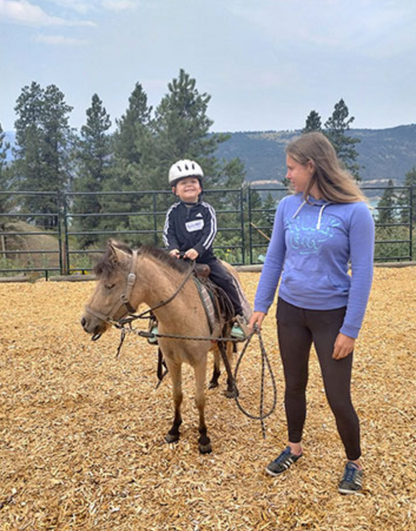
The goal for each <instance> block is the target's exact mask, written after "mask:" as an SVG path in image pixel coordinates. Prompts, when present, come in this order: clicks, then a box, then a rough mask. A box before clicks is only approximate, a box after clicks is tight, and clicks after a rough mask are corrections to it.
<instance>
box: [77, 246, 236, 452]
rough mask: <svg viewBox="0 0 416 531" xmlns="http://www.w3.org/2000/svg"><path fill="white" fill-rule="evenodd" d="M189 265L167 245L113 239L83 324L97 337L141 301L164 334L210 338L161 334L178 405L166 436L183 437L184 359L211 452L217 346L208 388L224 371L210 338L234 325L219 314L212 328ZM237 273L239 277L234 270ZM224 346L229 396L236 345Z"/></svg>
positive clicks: (203, 440) (202, 445)
mask: <svg viewBox="0 0 416 531" xmlns="http://www.w3.org/2000/svg"><path fill="white" fill-rule="evenodd" d="M190 267H191V266H190V264H189V262H186V261H184V260H178V259H177V258H174V257H172V256H170V255H169V253H167V252H166V251H164V250H161V249H158V248H155V247H151V246H141V247H139V249H138V250H135V251H132V250H131V249H130V248H129V247H127V246H126V245H124V244H122V243H119V242H116V241H114V240H109V241H108V242H107V247H106V250H105V253H104V255H103V256H102V257H101V259H100V260H99V262H98V263H97V264H96V266H95V267H94V273H95V274H96V276H97V278H98V282H97V285H96V287H95V290H94V292H93V294H92V296H91V298H90V300H89V302H88V304H87V305H86V307H85V312H84V314H83V316H82V318H81V325H82V327H83V328H84V330H85V331H86V332H87V333H89V334H91V335H92V339H94V340H96V339H98V338H99V337H100V336H101V335H102V334H103V333H104V332H105V331H106V330H108V328H109V327H110V326H111V324H112V323H115V322H117V321H119V320H120V319H122V318H123V317H125V316H126V315H127V314H132V313H134V312H135V311H136V310H137V308H138V307H139V305H140V304H142V303H145V304H147V305H148V306H149V307H150V308H154V309H153V313H154V315H155V316H156V318H157V321H158V330H159V333H160V334H161V336H163V335H172V334H174V335H176V336H178V335H179V336H185V337H188V338H189V337H193V338H195V337H204V338H205V337H206V338H207V339H206V340H203V341H201V340H196V339H172V338H166V337H159V338H158V342H159V346H160V348H161V351H162V352H163V358H164V360H165V363H166V365H167V368H168V372H169V375H170V377H171V380H172V396H173V406H174V418H173V423H172V426H171V428H170V430H169V431H168V433H167V435H166V437H165V440H166V442H168V443H173V442H176V441H178V440H179V436H180V432H179V428H180V425H181V424H182V417H181V403H182V400H183V394H182V378H181V367H182V364H183V363H188V364H189V365H191V366H192V367H193V369H194V374H195V386H196V394H195V404H196V407H197V409H198V413H199V426H198V431H199V438H198V448H199V451H200V453H202V454H205V453H209V452H211V451H212V446H211V441H210V438H209V437H208V434H207V427H206V423H205V402H206V398H205V380H206V368H207V355H208V352H209V351H210V350H214V373H213V377H212V380H211V382H210V388H211V387H216V386H217V385H218V377H219V375H220V370H219V357H220V356H219V350H218V347H219V346H218V342H217V343H215V342H213V341H211V339H210V337H213V338H218V337H222V334H223V332H224V330H227V327H228V331H229V330H230V328H231V324H229V323H228V324H227V322H225V321H224V318H222V317H221V316H220V317H219V318H217V319H216V322H215V324H214V327H213V329H212V331H211V330H210V326H209V323H208V319H207V316H206V313H205V308H204V306H203V303H202V301H201V298H200V295H199V293H198V288H197V286H196V283H195V282H194V281H193V280H192V278H191V277H192V275H191V274H190ZM228 267H229V268H230V270H231V269H232V268H231V266H228ZM233 274H234V276H235V277H236V278H237V275H236V272H235V271H234V272H233ZM225 350H226V358H225V359H224V362H225V363H226V362H227V361H228V364H229V366H228V371H227V372H228V380H227V393H226V395H227V396H228V397H232V396H235V395H234V393H235V392H236V389H235V388H234V383H233V381H232V377H231V371H230V365H231V360H232V352H233V345H232V344H231V343H230V342H228V343H226V349H225Z"/></svg>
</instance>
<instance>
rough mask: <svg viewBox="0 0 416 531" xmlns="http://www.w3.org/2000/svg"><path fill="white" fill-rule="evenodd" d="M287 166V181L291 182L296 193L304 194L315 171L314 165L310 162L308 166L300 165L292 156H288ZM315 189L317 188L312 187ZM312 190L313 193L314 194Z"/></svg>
mask: <svg viewBox="0 0 416 531" xmlns="http://www.w3.org/2000/svg"><path fill="white" fill-rule="evenodd" d="M286 166H287V173H286V179H288V180H289V181H290V184H291V185H292V187H293V189H294V190H295V192H296V193H298V192H304V191H305V189H306V186H307V185H308V184H309V181H310V180H311V178H312V175H313V174H314V171H315V170H314V166H313V163H312V162H311V161H308V163H307V164H306V165H303V164H299V162H296V161H295V160H294V159H292V157H291V156H290V155H287V157H286ZM313 188H315V185H314V186H313V187H312V189H313ZM312 189H311V193H313V192H312ZM313 195H314V194H313Z"/></svg>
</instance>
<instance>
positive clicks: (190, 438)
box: [0, 267, 416, 531]
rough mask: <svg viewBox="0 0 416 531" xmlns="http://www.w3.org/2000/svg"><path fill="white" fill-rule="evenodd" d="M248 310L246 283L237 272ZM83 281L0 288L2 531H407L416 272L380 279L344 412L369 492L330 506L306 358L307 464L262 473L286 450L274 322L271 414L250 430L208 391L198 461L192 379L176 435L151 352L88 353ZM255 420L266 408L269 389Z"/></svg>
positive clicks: (113, 345) (319, 419)
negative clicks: (354, 427) (358, 444)
mask: <svg viewBox="0 0 416 531" xmlns="http://www.w3.org/2000/svg"><path fill="white" fill-rule="evenodd" d="M241 276H242V282H243V286H244V288H245V291H246V293H247V296H248V298H249V300H250V301H252V300H253V297H254V292H255V288H256V285H257V281H258V277H259V275H258V273H244V274H242V275H241ZM93 286H94V285H93V283H92V282H83V283H58V282H44V281H43V282H42V281H38V282H36V283H33V284H29V283H25V284H0V308H1V314H0V345H1V350H0V352H1V357H0V529H1V530H2V531H6V530H13V531H14V530H22V531H23V530H36V531H37V530H98V531H104V530H117V531H124V530H142V529H143V530H178V531H179V530H180V531H182V530H183V531H185V530H186V531H188V530H189V531H208V530H252V529H256V530H263V529H269V530H279V531H280V530H282V531H284V530H305V529H306V530H319V531H344V530H345V531H347V530H348V531H353V530H357V531H358V530H362V531H378V530H383V531H384V530H389V531H391V530H397V531H399V530H402V529H406V530H415V529H416V523H415V522H416V487H415V480H416V460H415V458H414V455H415V450H416V435H415V423H416V378H415V374H416V319H415V305H416V268H414V267H408V268H402V269H393V268H389V269H387V268H386V269H383V268H377V269H376V271H375V281H374V287H373V291H372V294H371V299H370V303H369V308H368V312H367V316H366V320H365V324H364V327H363V330H362V333H361V336H360V339H359V342H358V344H357V349H356V353H355V361H354V372H353V397H354V403H355V406H356V409H357V412H358V414H359V416H360V420H361V430H362V446H363V452H364V460H363V461H364V466H365V484H364V490H363V492H362V493H361V494H359V495H357V496H345V497H343V496H341V495H339V494H338V493H337V488H336V487H337V482H338V480H339V478H340V475H341V474H342V468H343V464H344V456H343V450H342V447H341V443H340V440H339V438H338V435H337V432H336V428H335V423H334V420H333V417H332V414H331V412H330V410H329V407H328V405H327V403H326V399H325V396H324V392H323V387H322V381H321V377H320V373H319V369H318V365H317V361H316V357H315V355H313V356H312V358H311V365H310V382H309V387H308V407H309V409H308V418H307V424H306V430H305V435H304V450H305V456H304V457H303V458H302V459H301V460H300V461H299V462H298V463H297V464H296V465H295V466H293V467H292V468H291V469H290V470H289V471H288V472H287V473H286V474H285V475H283V477H278V478H271V477H270V476H267V475H266V474H265V473H264V467H265V465H266V464H267V463H268V462H269V461H270V460H271V459H272V458H274V457H275V456H276V454H277V453H279V452H280V450H281V449H282V448H283V446H284V445H285V442H286V427H285V416H284V411H283V381H282V370H281V365H280V361H279V354H278V351H277V348H276V342H275V336H276V333H275V328H274V319H273V318H272V317H271V316H270V317H269V318H268V319H267V320H266V324H265V326H264V332H263V337H264V342H265V346H266V349H267V352H268V355H269V358H270V360H271V364H272V368H273V372H274V374H275V377H276V383H277V391H278V395H277V407H276V410H275V412H274V413H273V415H272V416H271V417H270V418H269V419H267V421H266V427H267V437H266V439H265V440H263V438H262V433H261V427H260V423H259V422H257V421H253V420H250V419H248V418H247V417H245V416H243V414H242V413H241V412H240V411H239V410H238V409H237V407H236V404H235V403H234V401H232V400H228V399H226V398H225V397H224V396H223V391H224V388H225V385H224V376H222V377H221V386H220V388H218V389H215V390H210V391H208V392H207V395H208V403H207V424H208V428H209V434H210V436H211V439H212V443H213V453H212V454H210V455H205V456H202V455H200V454H199V453H198V450H197V444H196V442H197V436H198V433H197V413H196V408H195V407H194V403H193V396H194V388H193V375H192V373H191V370H190V368H189V367H187V368H186V370H185V374H184V395H185V401H184V407H183V417H184V424H183V425H182V428H181V440H180V441H179V443H178V444H176V445H168V444H166V443H165V442H164V435H165V434H166V432H167V430H168V429H169V426H170V422H171V415H172V405H171V399H170V394H171V385H170V381H169V379H168V378H167V379H166V380H165V381H164V382H163V383H162V385H161V386H160V387H159V388H158V389H156V383H157V378H156V349H155V347H152V346H150V345H148V344H147V343H146V341H145V340H144V339H141V338H138V337H137V336H134V335H128V336H127V339H126V341H125V346H124V347H123V350H122V354H121V357H120V358H119V359H118V360H116V359H115V354H116V349H117V346H118V341H119V332H118V331H117V330H115V329H113V330H111V331H110V332H109V333H107V334H106V335H104V336H103V337H102V338H101V339H100V340H99V341H98V342H92V341H90V339H89V337H88V336H87V335H86V334H85V333H84V332H83V330H82V329H81V326H80V325H79V318H80V315H81V313H82V309H83V306H84V304H85V303H86V301H87V299H88V296H89V293H90V292H91V291H92V289H93ZM260 365H261V364H260V357H259V349H258V345H253V348H252V349H251V350H250V351H249V352H248V353H247V355H246V356H245V358H244V361H243V364H242V367H241V372H240V377H239V382H238V383H239V388H240V393H241V400H242V403H243V405H244V406H245V407H246V408H248V409H249V410H250V411H251V412H252V413H254V414H256V413H257V412H258V407H259V390H260ZM266 397H267V398H266V407H267V405H268V404H270V400H271V386H270V379H268V380H267V385H266Z"/></svg>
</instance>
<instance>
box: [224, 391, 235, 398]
mask: <svg viewBox="0 0 416 531" xmlns="http://www.w3.org/2000/svg"><path fill="white" fill-rule="evenodd" d="M224 395H225V397H226V398H237V397H238V389H227V390H226V391H224Z"/></svg>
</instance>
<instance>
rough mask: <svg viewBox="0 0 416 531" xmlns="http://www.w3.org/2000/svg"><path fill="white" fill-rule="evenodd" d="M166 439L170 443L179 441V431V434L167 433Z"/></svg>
mask: <svg viewBox="0 0 416 531" xmlns="http://www.w3.org/2000/svg"><path fill="white" fill-rule="evenodd" d="M165 441H166V442H167V443H168V444H171V443H175V442H178V441H179V433H177V434H172V433H168V434H167V435H166V437H165Z"/></svg>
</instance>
